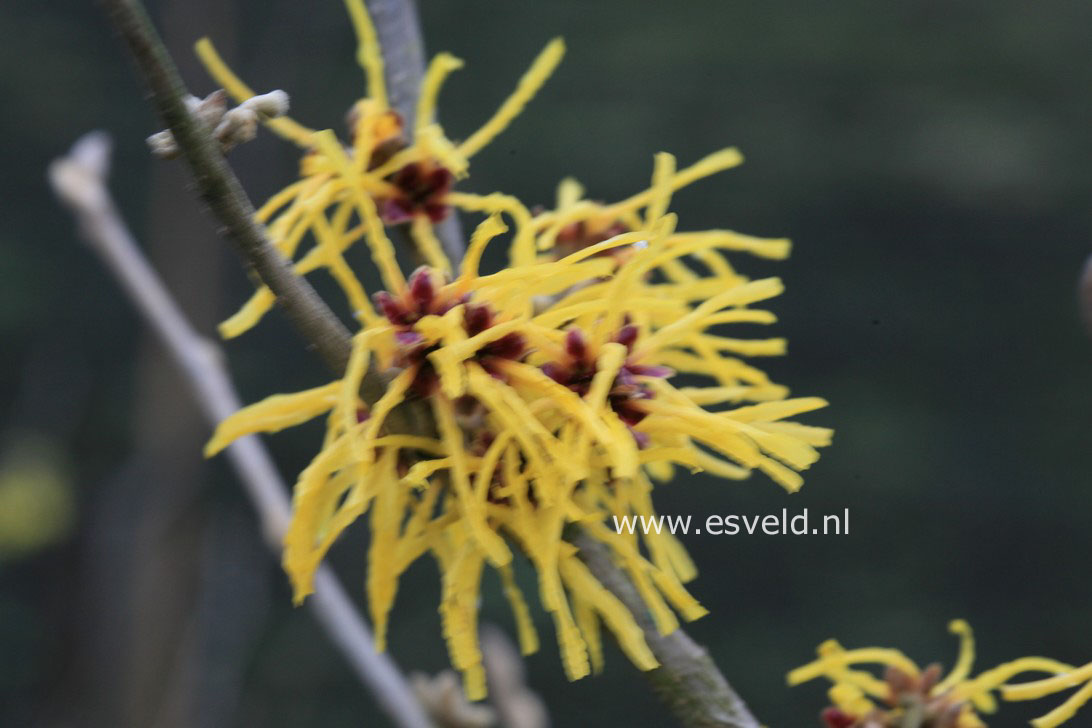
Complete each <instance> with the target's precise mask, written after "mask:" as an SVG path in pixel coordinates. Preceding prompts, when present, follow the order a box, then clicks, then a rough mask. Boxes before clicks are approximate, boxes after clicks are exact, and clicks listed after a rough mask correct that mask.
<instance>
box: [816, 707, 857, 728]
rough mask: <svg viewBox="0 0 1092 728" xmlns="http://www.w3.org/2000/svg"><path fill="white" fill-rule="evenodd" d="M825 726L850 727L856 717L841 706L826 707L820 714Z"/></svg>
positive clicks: (830, 727) (855, 720)
mask: <svg viewBox="0 0 1092 728" xmlns="http://www.w3.org/2000/svg"><path fill="white" fill-rule="evenodd" d="M820 717H821V718H822V719H823V724H824V725H825V726H826V727H827V728H850V726H852V725H853V724H854V723H856V722H857V719H856V718H855V717H853V716H852V715H850V714H849V713H847V712H845V711H844V710H842V709H841V708H827V709H825V710H824V711H823V712H822V713H821V714H820Z"/></svg>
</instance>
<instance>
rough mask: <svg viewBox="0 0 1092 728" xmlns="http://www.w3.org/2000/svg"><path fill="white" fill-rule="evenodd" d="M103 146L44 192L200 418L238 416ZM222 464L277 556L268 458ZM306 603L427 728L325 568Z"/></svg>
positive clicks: (210, 348) (405, 727)
mask: <svg viewBox="0 0 1092 728" xmlns="http://www.w3.org/2000/svg"><path fill="white" fill-rule="evenodd" d="M109 148H110V142H109V138H108V137H107V136H106V135H105V134H103V133H101V132H94V133H92V134H89V135H87V136H85V137H83V138H82V139H81V140H80V141H79V142H77V143H76V145H75V146H74V147H73V149H72V152H71V153H70V154H69V155H68V156H67V157H64V158H61V159H58V160H56V161H55V162H54V163H53V164H52V165H51V167H50V170H49V176H50V181H51V182H52V184H53V189H54V191H55V192H56V194H57V196H58V197H59V198H60V199H61V201H62V202H64V204H65V205H67V206H68V207H69V208H70V209H71V210H72V212H73V213H74V214H75V216H76V220H77V222H78V223H79V228H80V232H81V234H82V235H83V237H84V238H85V239H86V240H87V242H88V243H89V245H90V246H91V248H92V250H93V251H94V252H95V253H96V254H97V255H98V256H99V257H100V258H101V259H102V261H103V263H104V264H105V265H106V266H107V268H109V269H110V272H111V273H112V274H113V275H114V277H115V278H116V279H117V281H118V283H119V284H120V285H121V287H122V289H124V291H125V293H126V294H127V295H128V296H129V298H130V300H131V302H132V303H133V306H134V307H135V308H136V309H137V310H138V311H139V312H140V314H141V315H142V316H143V317H144V319H145V321H146V322H147V324H148V325H149V326H150V327H151V328H152V330H153V331H155V333H156V334H157V335H158V336H159V338H160V340H161V341H162V342H163V345H164V347H165V348H166V349H167V351H168V353H169V354H170V355H171V357H172V358H173V359H174V360H175V362H176V363H177V364H178V365H179V368H180V369H181V370H182V373H183V374H184V375H185V378H186V380H187V381H188V382H189V384H190V386H191V387H192V388H193V391H194V395H195V397H196V399H197V401H198V403H199V404H200V406H201V409H202V411H203V412H204V414H205V416H206V417H207V418H208V420H209V422H210V424H212V425H215V424H217V423H218V422H220V420H222V419H224V418H225V417H227V416H228V415H230V414H232V413H233V412H234V411H235V410H237V409H238V408H239V406H240V402H239V397H238V395H237V394H236V393H235V388H234V387H233V386H232V383H231V380H230V378H229V377H228V374H227V371H226V370H225V368H224V366H223V363H222V356H221V354H220V351H219V349H218V348H217V347H216V346H215V345H214V344H213V343H212V342H210V341H208V340H207V339H205V338H203V337H201V336H200V335H199V334H198V333H197V332H196V331H194V329H193V327H192V326H191V325H190V323H189V321H187V319H186V317H185V315H184V314H183V313H182V311H181V310H180V309H179V307H178V304H176V303H175V301H174V299H173V298H171V295H170V294H169V293H168V292H167V290H166V288H165V287H164V285H163V282H162V281H161V280H160V279H159V276H158V275H156V272H155V271H154V270H153V269H152V267H151V265H150V264H149V263H148V261H147V260H146V259H145V258H144V255H143V254H142V253H141V251H140V248H139V246H138V245H137V244H136V242H135V241H134V240H133V237H132V234H131V233H130V232H129V229H128V227H127V226H126V225H125V222H124V221H123V220H122V218H121V215H120V213H119V212H118V210H117V208H116V206H115V205H114V202H113V199H112V198H111V197H110V193H109V191H108V190H107V188H106V182H105V178H106V172H107V166H108V157H109ZM227 456H228V458H229V459H230V462H231V465H232V467H233V468H234V469H235V472H236V474H237V475H238V476H239V480H240V481H241V483H242V485H243V488H244V489H245V491H246V493H247V495H248V496H249V498H250V501H251V503H252V504H253V506H254V509H255V510H256V511H257V513H258V517H259V520H260V522H261V526H262V533H263V535H264V537H265V540H266V542H267V543H268V544H269V546H270V548H272V549H273V551H274V553H276V554H279V553H280V549H281V539H282V537H283V536H284V532H285V529H286V528H287V525H288V520H289V514H290V512H291V507H290V505H289V502H288V495H287V489H286V488H285V485H284V483H283V481H282V480H281V478H280V476H279V475H278V474H277V469H276V467H275V466H274V464H273V461H272V459H271V458H270V457H269V453H268V452H266V450H265V448H264V446H263V445H262V443H261V441H260V440H259V439H258V438H257V437H255V436H250V437H244V438H241V439H239V440H237V441H236V442H235V443H234V444H232V445H231V446H230V447H229V448H228V450H227ZM307 603H308V605H309V606H310V608H311V610H312V611H313V612H314V614H315V618H316V619H317V620H318V622H319V624H320V625H321V626H322V628H323V629H324V630H325V631H326V634H327V635H328V636H329V638H330V641H331V642H332V643H333V644H334V646H335V647H337V648H338V649H339V650H340V651H341V652H342V654H343V655H344V656H345V658H346V659H347V660H348V661H349V663H350V664H351V665H352V667H353V669H354V671H355V672H356V674H357V675H358V676H359V677H360V679H361V680H362V682H363V683H364V684H365V685H366V686H367V687H368V688H369V689H370V690H371V691H372V694H373V695H374V696H375V698H376V701H377V702H378V703H379V705H380V706H381V707H382V708H383V710H385V711H386V713H387V714H388V715H389V716H390V717H391V720H392V721H393V722H394V724H395V725H398V726H400V728H430V726H431V723H430V721H429V719H428V718H427V717H426V715H425V712H424V710H423V709H422V707H421V705H420V704H419V703H418V702H417V700H416V698H415V697H414V696H413V693H412V691H411V689H410V687H409V684H408V682H407V681H406V679H405V677H404V676H403V675H402V674H401V672H399V670H398V668H397V666H396V665H395V664H394V662H393V661H392V660H391V659H390V657H389V656H387V655H386V654H379V653H377V652H376V651H375V643H374V640H373V639H372V635H371V632H370V631H369V629H368V627H367V625H366V624H365V623H364V621H363V619H362V618H361V616H360V614H359V613H358V612H357V610H356V608H355V606H354V605H353V603H352V600H350V599H349V597H348V595H347V594H346V593H345V590H344V589H343V588H342V586H341V584H340V583H339V582H338V580H337V577H336V576H334V574H333V572H332V571H331V570H330V569H329V568H327V567H320V569H319V571H318V573H317V574H316V576H315V593H314V594H313V595H312V596H311V598H310V599H309V600H308V602H307Z"/></svg>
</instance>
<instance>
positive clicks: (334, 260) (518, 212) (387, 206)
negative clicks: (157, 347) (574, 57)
mask: <svg viewBox="0 0 1092 728" xmlns="http://www.w3.org/2000/svg"><path fill="white" fill-rule="evenodd" d="M345 5H346V8H347V9H348V12H349V16H350V18H351V20H352V22H353V27H354V28H355V30H356V33H357V37H358V40H359V44H360V45H359V52H358V54H357V57H358V61H359V63H360V65H361V66H362V67H363V69H364V72H365V76H366V80H367V90H368V95H367V96H366V97H365V98H363V99H361V100H359V101H357V102H356V104H355V105H354V106H353V107H352V110H351V112H350V114H349V125H350V133H351V140H350V144H349V145H348V146H343V145H342V144H341V143H340V142H339V141H337V140H336V139H334V138H332V133H331V132H316V131H314V130H312V129H309V128H307V127H305V126H302V125H301V124H299V123H297V122H295V121H293V120H292V119H290V118H286V117H281V118H274V119H267V120H265V124H266V125H267V126H268V127H269V128H270V129H271V130H272V131H273V132H275V133H277V134H279V135H280V136H282V137H284V138H286V139H288V140H289V141H292V142H294V143H296V144H297V145H299V146H300V147H301V148H302V149H304V150H305V155H304V157H303V160H302V162H301V165H300V167H301V178H300V180H299V181H298V182H296V183H295V184H292V185H289V186H288V187H287V188H285V189H284V190H282V191H281V192H279V193H277V194H276V195H274V196H273V197H272V198H270V199H269V200H268V201H267V202H266V203H265V204H264V205H262V206H261V208H259V210H258V220H259V222H262V223H267V224H268V231H269V235H270V237H271V238H272V240H273V243H274V244H275V245H276V246H277V248H278V249H280V251H281V252H282V253H284V254H285V255H287V256H289V257H293V258H294V257H296V254H297V251H298V250H299V248H300V246H301V244H302V243H303V242H304V240H305V239H307V238H308V235H309V234H310V237H311V239H313V241H314V246H313V247H312V248H311V249H310V250H308V251H307V252H306V253H305V254H303V255H302V256H300V257H299V258H298V260H297V261H296V264H295V267H296V271H297V272H298V273H300V274H301V275H302V274H306V273H310V272H312V271H314V270H316V269H319V268H326V269H328V270H329V272H330V274H331V275H332V276H333V277H334V278H335V279H336V280H337V281H338V283H339V284H340V285H341V287H342V288H343V289H344V290H345V292H346V295H347V296H348V298H349V303H350V305H352V306H353V308H354V309H355V310H357V311H360V312H363V311H365V310H366V309H367V306H366V303H367V295H366V294H365V292H364V289H363V287H362V286H361V284H360V282H359V281H358V280H357V279H356V277H355V276H354V275H353V274H352V272H351V271H350V270H349V267H348V266H347V265H346V263H345V260H344V257H343V254H344V252H345V251H346V250H347V249H348V248H349V247H350V246H352V245H353V244H354V243H355V242H357V241H359V240H360V239H362V238H364V237H365V236H369V235H370V236H372V237H373V238H374V237H375V235H374V230H375V229H376V228H377V227H380V226H382V225H383V224H387V225H394V224H402V223H408V224H409V226H410V232H411V235H412V237H413V240H414V242H415V244H416V245H417V247H418V249H419V251H420V253H421V254H422V256H423V257H424V259H425V260H426V261H427V262H428V264H429V265H430V266H432V267H434V268H436V269H438V270H447V269H448V262H447V258H446V257H445V255H444V252H443V250H442V247H441V245H440V242H439V240H438V239H437V237H436V235H435V233H434V232H433V229H432V224H433V223H436V222H439V221H440V220H442V219H443V218H445V217H447V216H448V215H449V214H451V211H452V209H454V208H459V209H463V210H467V211H471V212H502V213H505V214H508V215H510V216H512V217H513V218H514V219H515V220H516V221H517V222H518V223H520V224H523V223H526V222H527V221H529V220H530V217H531V215H530V212H528V210H527V209H526V208H525V207H524V206H523V205H522V204H521V203H520V202H519V200H517V199H515V198H513V197H510V196H508V195H503V194H496V193H495V194H490V195H474V194H470V193H465V192H456V191H454V190H453V189H452V186H453V184H454V182H455V180H456V179H459V178H462V177H465V176H466V175H467V170H468V168H469V160H470V158H471V157H473V156H474V155H475V154H477V153H478V152H479V151H481V150H482V149H483V148H484V147H485V146H487V145H488V144H489V143H490V142H491V141H492V140H493V139H494V138H495V137H496V136H497V135H498V134H500V133H501V132H502V131H504V129H505V128H506V127H507V126H508V124H509V123H511V121H512V120H513V119H514V118H515V117H516V116H518V115H519V114H520V112H521V111H522V110H523V108H524V106H526V104H527V103H528V102H529V101H530V100H531V99H532V98H533V97H534V96H535V94H536V93H537V92H538V90H539V88H541V87H542V84H543V83H545V82H546V80H547V79H548V78H549V77H550V75H551V74H552V73H553V71H554V69H555V68H556V67H557V64H558V63H559V62H560V61H561V58H562V56H563V55H564V54H565V45H564V43H563V42H562V41H561V40H560V39H554V40H553V41H551V42H550V43H549V44H547V45H546V47H545V48H544V49H543V50H542V52H541V53H539V55H538V57H537V58H535V60H534V62H533V63H532V64H531V67H530V68H529V69H528V70H527V72H526V73H525V74H524V75H523V77H522V78H521V79H520V81H519V83H518V84H517V86H516V90H515V91H513V92H512V94H511V95H510V96H509V97H508V98H507V99H506V100H505V101H504V102H503V103H502V104H501V105H500V107H499V108H498V109H497V111H496V112H495V113H494V114H493V116H492V117H490V118H489V119H488V120H487V121H486V122H485V124H483V125H482V126H481V127H480V128H479V129H478V130H477V131H475V132H474V133H473V134H471V135H470V136H469V137H467V138H466V139H464V140H462V141H460V142H458V143H455V142H452V141H451V140H449V139H448V137H447V136H446V135H445V133H444V130H443V128H442V127H441V126H440V124H439V123H438V122H437V121H436V118H435V116H436V101H437V98H438V96H439V93H440V89H441V87H442V85H443V82H444V80H445V79H446V78H447V76H448V75H449V74H450V73H451V72H453V71H455V70H457V69H459V68H461V67H462V65H463V62H462V61H461V60H459V59H458V58H455V57H454V56H452V55H450V54H448V53H441V54H439V55H437V56H436V57H435V58H434V59H433V60H432V62H431V63H430V64H429V67H428V70H427V71H426V73H425V77H424V80H423V82H422V86H421V92H420V98H419V101H418V104H417V109H416V122H415V128H414V129H413V130H412V136H411V137H410V138H411V139H412V141H410V140H408V139H407V135H406V133H405V132H406V130H405V129H404V128H403V126H404V123H403V120H402V117H401V116H400V115H399V114H398V113H397V112H396V111H394V110H393V109H391V108H390V105H389V103H388V99H387V93H386V86H385V82H384V77H383V57H382V54H381V53H380V49H379V46H378V43H377V40H376V33H375V28H374V27H373V25H372V22H371V19H370V18H369V17H368V13H367V10H366V9H365V7H364V3H363V1H362V0H345ZM196 50H197V55H198V57H199V58H200V59H201V61H202V62H203V63H204V64H205V67H206V68H207V69H208V70H209V72H210V73H211V75H212V76H213V78H214V79H216V81H217V82H218V83H219V84H220V85H221V86H223V88H224V89H225V90H226V91H227V92H228V93H229V94H230V95H231V96H232V97H233V98H234V99H235V100H236V101H237V102H240V103H241V102H243V101H245V100H246V99H249V98H251V97H253V96H254V92H253V91H252V90H251V89H250V87H248V86H247V85H246V84H245V83H243V82H242V81H241V80H240V79H239V78H238V77H236V76H235V74H234V73H232V72H231V70H230V69H229V68H228V67H227V65H226V64H225V63H224V62H223V60H222V59H221V58H220V56H219V54H217V52H216V50H215V48H214V47H213V45H212V42H211V41H210V40H209V39H208V38H204V39H202V40H200V41H199V42H198V43H197V46H196ZM354 215H355V216H356V218H357V219H358V220H359V223H360V224H358V225H356V226H354V225H353V221H354ZM370 247H371V252H372V255H373V258H374V260H375V263H376V265H377V266H378V268H379V271H380V273H382V274H383V280H384V284H385V285H387V286H388V287H393V285H394V282H395V280H396V278H397V276H396V275H394V268H395V267H396V263H395V257H394V250H393V249H391V248H383V249H380V248H378V247H377V246H376V244H375V242H374V241H373V242H372V245H371V246H370ZM273 301H274V296H273V293H272V292H271V291H270V290H269V289H268V288H264V287H263V288H261V289H259V290H258V291H257V292H256V293H255V294H254V296H253V297H252V298H251V299H250V301H248V302H247V303H246V304H245V305H244V306H243V307H242V309H241V310H240V311H239V312H238V313H236V314H235V315H234V316H232V317H231V318H229V319H228V320H227V321H225V322H224V323H222V324H221V326H220V333H221V334H222V335H223V336H225V337H226V338H231V337H234V336H238V335H239V334H242V333H243V332H245V331H247V330H248V329H250V328H251V327H253V326H254V325H255V324H257V323H258V321H260V320H261V318H262V316H264V315H265V313H266V312H267V311H268V310H269V309H270V308H271V307H272V305H273Z"/></svg>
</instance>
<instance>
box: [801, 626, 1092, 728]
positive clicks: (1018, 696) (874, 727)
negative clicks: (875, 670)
mask: <svg viewBox="0 0 1092 728" xmlns="http://www.w3.org/2000/svg"><path fill="white" fill-rule="evenodd" d="M949 628H950V630H951V631H952V633H953V634H956V635H958V636H959V638H960V649H959V656H958V657H957V658H956V662H955V666H954V667H952V669H951V671H949V672H948V674H947V675H944V676H942V672H941V668H940V665H936V664H934V665H930V666H928V667H926V668H925V669H924V670H923V669H921V668H919V667H918V666H917V665H916V664H915V663H914V662H913V661H912V660H911V659H910V658H908V657H907V656H906V655H904V654H903V653H902V652H900V651H898V650H895V649H890V648H886V647H865V648H861V649H856V650H846V649H844V648H843V647H842V646H841V645H840V644H838V642H836V641H835V640H827V641H826V642H824V643H823V644H821V645H819V648H818V650H817V652H818V655H819V657H818V659H816V660H815V661H814V662H811V663H809V664H807V665H804V666H803V667H798V668H796V669H795V670H793V671H792V672H790V673H789V675H788V682H789V685H799V684H801V683H804V682H807V681H809V680H814V679H815V678H818V677H825V678H827V679H828V680H830V682H831V683H833V685H832V686H831V688H830V691H829V697H830V702H831V706H830V707H828V708H826V709H825V710H824V711H823V713H822V720H823V723H824V724H825V725H826V726H827V728H903V727H905V726H918V727H919V728H985V725H986V724H985V723H983V722H982V719H981V717H980V714H982V713H994V712H996V711H997V707H998V706H997V697H995V695H994V693H999V695H1000V697H1001V699H1002V700H1009V701H1015V700H1032V699H1035V698H1041V697H1044V696H1046V695H1050V694H1053V693H1056V692H1060V691H1063V690H1066V689H1069V688H1073V687H1077V686H1083V687H1081V688H1080V690H1077V691H1076V692H1074V693H1073V694H1072V695H1071V696H1070V697H1069V698H1068V699H1067V700H1066V701H1065V702H1064V703H1062V705H1060V706H1058V707H1057V708H1055V709H1054V710H1052V711H1050V713H1048V714H1046V715H1044V716H1042V717H1041V718H1037V719H1035V720H1033V721H1032V725H1033V726H1035V727H1036V728H1055V726H1059V725H1061V724H1062V723H1065V722H1066V721H1068V720H1069V719H1070V718H1072V717H1073V716H1074V715H1075V714H1076V712H1077V710H1079V709H1080V707H1081V706H1083V705H1084V704H1085V703H1086V702H1088V700H1089V699H1090V698H1092V665H1086V666H1085V667H1082V668H1075V667H1073V666H1072V665H1067V664H1065V663H1062V662H1059V661H1057V660H1051V659H1049V658H1045V657H1022V658H1020V659H1018V660H1013V661H1012V662H1006V663H1004V664H1002V665H998V666H997V667H995V668H993V669H992V670H986V671H985V672H982V673H979V674H978V675H977V676H975V677H972V671H973V668H974V659H975V648H974V635H973V634H972V632H971V628H970V626H969V625H968V624H967V623H966V622H964V621H963V620H961V619H957V620H954V621H953V622H952V623H951V625H950V626H949ZM862 664H864V665H867V664H871V665H879V666H882V667H883V668H884V673H883V679H880V678H879V677H877V676H875V675H873V674H872V673H871V672H868V671H866V670H860V669H857V668H856V667H855V666H856V665H862ZM1024 673H1045V674H1047V675H1049V676H1050V677H1048V678H1046V679H1043V680H1038V681H1035V682H1029V683H1020V684H1010V683H1009V681H1010V680H1012V679H1013V678H1015V677H1016V676H1018V675H1022V674H1024Z"/></svg>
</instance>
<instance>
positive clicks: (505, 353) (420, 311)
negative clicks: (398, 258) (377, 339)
mask: <svg viewBox="0 0 1092 728" xmlns="http://www.w3.org/2000/svg"><path fill="white" fill-rule="evenodd" d="M433 275H434V273H433V272H432V271H431V270H430V269H429V268H426V267H421V268H418V269H417V270H416V271H414V272H413V274H412V275H411V276H410V279H409V281H408V283H409V285H407V286H406V291H405V292H404V293H403V294H402V295H401V296H397V297H396V296H392V295H391V294H390V293H387V292H386V291H380V292H379V293H376V294H375V295H374V296H373V297H372V298H373V299H374V301H375V304H376V306H378V307H379V310H380V311H381V312H382V313H383V315H384V316H385V317H386V318H387V320H388V321H390V322H391V323H392V324H393V325H394V327H395V331H394V338H395V341H396V342H397V343H398V357H397V359H396V361H395V364H396V365H397V366H400V367H406V368H408V367H411V366H412V367H416V370H417V374H416V376H415V377H414V379H413V383H412V384H411V385H410V391H412V392H413V393H414V394H417V395H419V396H422V397H426V396H428V395H430V394H433V393H434V392H435V391H436V387H437V385H438V384H439V376H438V375H437V374H436V370H435V368H434V367H433V366H432V362H431V361H429V358H428V355H429V354H431V353H432V352H434V351H436V350H437V349H438V348H439V346H440V345H439V344H438V343H435V342H430V341H428V340H427V339H426V338H425V337H424V336H422V335H421V334H420V333H419V332H418V331H416V330H415V329H414V324H416V323H417V322H418V321H420V320H421V319H422V318H423V317H425V316H443V315H444V314H445V313H447V312H448V311H450V310H451V309H453V308H454V307H455V306H458V305H460V304H461V305H463V306H464V308H463V327H464V328H465V329H466V334H467V336H468V337H469V336H474V335H476V334H480V333H481V332H483V331H485V330H486V329H488V328H491V327H492V326H493V325H494V324H495V323H496V314H495V313H494V312H493V309H492V308H491V307H490V306H489V305H488V304H484V303H473V302H471V300H470V297H469V296H468V295H464V296H458V297H455V296H449V295H444V294H443V293H442V291H440V290H438V289H437V287H436V284H435V283H434V281H433ZM526 354H527V343H526V341H525V340H524V338H523V336H521V335H520V334H518V333H516V332H512V333H509V334H505V335H504V336H502V337H500V338H499V339H496V340H494V341H491V342H489V343H488V344H486V345H485V346H483V347H482V348H481V349H479V350H478V351H477V352H476V353H475V354H474V357H473V360H474V361H476V362H478V364H480V365H481V367H482V368H483V369H485V371H487V372H489V373H490V374H491V375H493V376H495V377H499V376H500V373H499V370H498V367H497V364H498V363H499V361H500V360H502V359H508V360H514V361H519V360H520V359H522V358H523V357H524V356H526Z"/></svg>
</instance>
